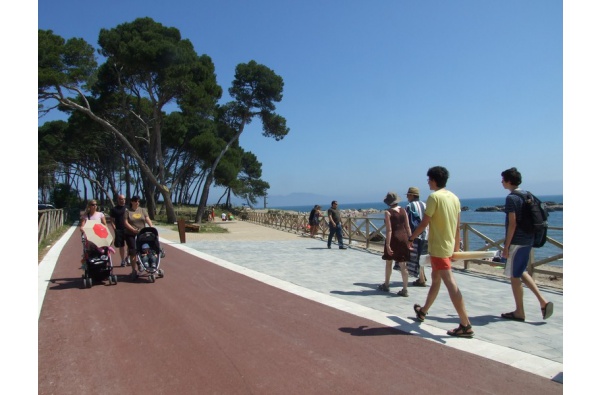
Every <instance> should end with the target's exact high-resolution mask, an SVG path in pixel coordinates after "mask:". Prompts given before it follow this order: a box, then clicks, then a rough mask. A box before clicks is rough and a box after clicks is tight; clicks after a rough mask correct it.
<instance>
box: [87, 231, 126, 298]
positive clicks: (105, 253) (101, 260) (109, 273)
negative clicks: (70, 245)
mask: <svg viewBox="0 0 600 395" xmlns="http://www.w3.org/2000/svg"><path fill="white" fill-rule="evenodd" d="M81 243H82V245H83V259H82V263H83V266H82V269H83V271H84V273H83V274H82V275H81V278H82V279H83V287H84V288H91V287H92V285H93V284H94V282H103V281H105V280H108V283H109V284H110V285H117V276H116V275H114V274H113V265H112V259H111V258H110V254H111V250H110V247H108V246H105V247H97V246H96V245H95V244H94V243H92V242H89V241H88V240H87V238H86V237H85V234H82V235H81Z"/></svg>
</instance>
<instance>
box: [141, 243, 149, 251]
mask: <svg viewBox="0 0 600 395" xmlns="http://www.w3.org/2000/svg"><path fill="white" fill-rule="evenodd" d="M146 248H150V246H149V245H148V243H146V244H144V245H142V250H145V249H146Z"/></svg>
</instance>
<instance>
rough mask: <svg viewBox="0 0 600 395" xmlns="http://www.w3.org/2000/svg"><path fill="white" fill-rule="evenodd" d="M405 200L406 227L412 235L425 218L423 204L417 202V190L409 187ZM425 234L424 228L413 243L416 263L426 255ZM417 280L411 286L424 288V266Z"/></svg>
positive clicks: (426, 231) (425, 280) (398, 268)
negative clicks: (415, 250)
mask: <svg viewBox="0 0 600 395" xmlns="http://www.w3.org/2000/svg"><path fill="white" fill-rule="evenodd" d="M406 200H408V205H406V213H407V214H408V225H409V226H410V231H411V232H413V233H414V231H415V229H417V226H419V224H420V223H421V221H422V220H423V218H424V216H425V208H426V206H425V203H423V202H422V201H420V200H419V188H417V187H410V188H408V192H406ZM427 233H428V229H427V228H425V230H424V231H423V233H421V234H420V235H419V237H417V238H416V239H415V242H414V243H413V248H415V247H416V249H417V255H416V257H417V262H419V258H421V255H422V254H427V251H428V247H427ZM397 266H398V267H397V268H396V266H394V270H400V266H399V265H397ZM418 277H419V279H418V280H415V281H414V282H413V283H412V284H413V285H414V286H416V287H425V286H426V282H427V277H425V266H423V265H421V267H420V268H419V276H418Z"/></svg>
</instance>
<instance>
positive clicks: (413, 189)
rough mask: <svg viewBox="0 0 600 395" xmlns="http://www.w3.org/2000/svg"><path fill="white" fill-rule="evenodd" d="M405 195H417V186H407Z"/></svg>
mask: <svg viewBox="0 0 600 395" xmlns="http://www.w3.org/2000/svg"><path fill="white" fill-rule="evenodd" d="M406 194H407V195H415V196H419V188H417V187H410V188H408V192H406Z"/></svg>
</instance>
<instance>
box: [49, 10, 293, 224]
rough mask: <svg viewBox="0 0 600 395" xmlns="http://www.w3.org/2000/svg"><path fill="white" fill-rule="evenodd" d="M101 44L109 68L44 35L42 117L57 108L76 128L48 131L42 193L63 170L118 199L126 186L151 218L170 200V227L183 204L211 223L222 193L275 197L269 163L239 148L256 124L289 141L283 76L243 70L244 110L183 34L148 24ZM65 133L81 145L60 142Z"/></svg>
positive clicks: (238, 93)
mask: <svg viewBox="0 0 600 395" xmlns="http://www.w3.org/2000/svg"><path fill="white" fill-rule="evenodd" d="M98 44H99V46H100V48H99V50H98V53H99V54H100V55H102V57H103V58H104V61H103V63H102V64H100V65H99V66H98V64H97V60H96V58H95V55H94V54H95V51H94V48H93V47H92V46H91V45H89V44H88V43H86V42H85V41H84V40H83V39H80V38H71V39H68V40H65V39H63V38H62V37H60V36H57V35H55V34H54V33H53V32H52V31H51V30H39V32H38V103H39V113H40V116H43V115H44V114H45V113H46V112H47V111H49V110H51V109H54V108H58V109H59V110H61V111H66V112H68V113H69V114H71V115H70V117H69V120H68V122H67V123H66V124H63V123H49V124H48V125H46V124H45V125H43V126H42V127H40V128H39V131H38V139H39V141H40V144H39V151H40V153H41V155H39V169H40V179H39V180H43V181H44V183H42V184H40V185H46V184H48V183H49V182H50V180H51V179H52V178H53V177H55V176H56V174H57V172H59V171H62V172H66V173H68V174H70V175H71V177H72V176H73V175H78V176H79V177H82V178H85V179H86V180H87V181H89V182H90V183H91V184H92V185H95V186H96V187H97V188H98V191H101V192H102V193H104V194H106V195H109V193H112V195H113V196H114V195H116V194H118V193H119V192H120V190H119V188H120V185H122V184H123V180H124V182H125V184H126V185H127V188H130V187H133V188H135V189H137V190H141V191H142V193H143V196H144V198H145V200H146V202H147V206H148V210H149V212H150V213H151V215H153V213H154V211H155V208H156V198H160V197H162V199H163V201H164V203H165V204H164V207H165V210H166V214H167V220H168V221H170V222H171V221H172V222H174V221H175V220H176V218H175V212H174V208H173V199H175V200H176V201H179V202H181V201H182V200H185V199H191V196H193V195H194V194H196V195H197V196H199V199H200V202H199V207H198V213H200V215H201V213H202V212H203V210H204V207H205V206H206V201H207V199H208V193H209V190H210V187H211V186H212V185H213V184H216V185H222V186H224V187H226V188H228V189H229V190H230V191H232V192H233V193H234V194H239V195H238V196H241V197H242V198H244V199H246V200H247V201H249V202H253V201H255V197H256V196H261V195H257V194H261V193H262V194H266V190H267V189H268V183H266V182H264V181H262V180H260V174H261V170H260V167H261V164H260V162H258V160H257V158H256V157H255V156H254V155H253V154H251V153H246V152H244V151H243V149H242V148H241V147H239V136H240V135H241V133H242V132H243V130H244V127H245V125H246V124H248V123H250V122H251V120H252V118H254V117H259V118H260V119H261V120H262V123H263V135H264V136H266V137H272V138H275V139H276V140H280V139H282V138H283V137H284V136H285V135H286V134H287V133H288V131H289V129H288V128H287V127H286V121H285V118H283V117H281V116H279V115H277V114H276V113H275V112H274V110H275V105H274V103H275V102H278V101H280V100H281V99H282V91H283V79H282V78H281V77H280V76H278V75H276V74H275V73H274V72H273V71H272V70H270V69H269V68H267V67H266V66H263V65H260V64H257V63H256V62H255V61H250V62H249V63H247V64H240V65H238V66H237V68H236V76H235V79H234V81H233V84H232V87H231V88H230V90H229V92H230V95H231V96H232V98H234V101H232V102H230V103H227V104H225V105H222V106H221V105H219V104H218V100H219V99H220V97H221V95H222V88H221V87H220V86H219V85H218V84H217V82H216V75H215V68H214V65H213V63H212V60H211V58H210V57H209V56H208V55H198V54H197V53H196V52H195V50H194V47H193V45H192V43H191V42H190V41H189V40H187V39H182V38H181V34H180V32H179V30H178V29H176V28H174V27H165V26H163V25H162V24H160V23H158V22H155V21H154V20H152V19H151V18H139V19H136V20H134V21H133V22H129V23H123V24H121V25H118V26H116V27H115V28H112V29H102V30H101V31H100V33H99V39H98ZM90 132H93V133H90ZM65 133H69V135H70V137H72V138H70V139H68V140H63V141H60V140H61V136H65ZM67 141H68V142H67ZM105 148H106V149H105ZM61 152H65V153H70V154H68V155H61ZM60 181H64V180H60ZM190 185H196V186H197V188H198V189H196V190H195V191H194V190H191V189H190ZM200 185H202V188H201V189H200V188H199V186H200ZM200 191H201V194H200ZM128 192H129V191H128ZM200 218H201V217H199V216H197V222H200Z"/></svg>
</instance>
